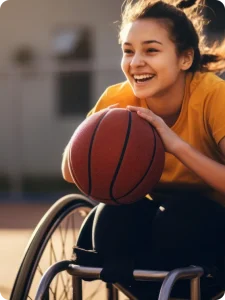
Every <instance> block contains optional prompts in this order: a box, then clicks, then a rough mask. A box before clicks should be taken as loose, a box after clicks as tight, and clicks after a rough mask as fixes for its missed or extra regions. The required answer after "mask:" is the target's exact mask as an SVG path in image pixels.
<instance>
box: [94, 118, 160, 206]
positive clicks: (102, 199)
mask: <svg viewBox="0 0 225 300" xmlns="http://www.w3.org/2000/svg"><path fill="white" fill-rule="evenodd" d="M149 126H150V128H151V130H152V132H153V136H154V148H153V153H152V159H151V161H150V163H149V166H148V168H147V170H146V172H145V174H144V175H143V176H142V178H141V179H140V181H139V182H138V183H137V184H136V185H135V186H134V187H133V188H132V189H131V190H130V191H129V192H127V193H126V194H124V195H123V196H121V197H119V198H116V199H108V198H100V197H96V196H94V195H92V197H93V199H96V200H98V201H100V202H101V201H108V200H113V201H114V202H116V203H117V204H122V203H120V202H119V201H118V200H120V199H121V198H123V197H125V196H127V195H129V194H130V193H131V192H132V191H133V190H134V189H135V188H136V187H137V186H138V185H139V184H140V183H141V182H142V181H143V179H144V178H145V176H146V174H147V173H148V172H149V170H150V168H151V166H152V163H153V161H154V158H155V154H156V148H157V139H156V135H155V131H154V130H153V128H152V126H151V125H150V124H149ZM143 197H144V196H143ZM133 202H135V201H133Z"/></svg>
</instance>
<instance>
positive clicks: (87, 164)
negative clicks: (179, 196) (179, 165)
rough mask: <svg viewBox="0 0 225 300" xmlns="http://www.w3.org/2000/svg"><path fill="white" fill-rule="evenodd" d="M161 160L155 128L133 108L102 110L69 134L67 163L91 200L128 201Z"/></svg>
mask: <svg viewBox="0 0 225 300" xmlns="http://www.w3.org/2000/svg"><path fill="white" fill-rule="evenodd" d="M164 161H165V152H164V147H163V144H162V141H161V139H160V137H159V135H158V134H157V132H156V130H155V129H154V128H153V127H152V126H151V125H150V124H149V123H148V122H147V121H145V120H144V119H142V118H141V117H139V116H138V115H137V113H136V112H131V111H128V110H127V109H123V108H113V109H109V110H101V111H99V112H97V113H95V114H93V115H91V116H90V117H88V118H87V119H86V120H85V121H83V122H82V123H81V124H80V126H79V127H78V128H77V129H76V131H75V133H74V135H73V136H72V139H71V143H70V150H69V168H70V172H71V176H72V178H73V180H74V183H75V184H76V185H77V187H78V188H79V189H80V190H81V191H82V192H83V193H84V194H86V195H87V196H88V197H90V198H91V199H94V200H97V201H99V202H104V203H107V204H128V203H132V202H135V201H138V200H139V199H141V198H143V197H144V196H145V195H146V194H148V193H149V192H150V191H151V189H152V188H153V187H154V186H155V185H156V183H157V182H158V181H159V179H160V177H161V174H162V171H163V167H164Z"/></svg>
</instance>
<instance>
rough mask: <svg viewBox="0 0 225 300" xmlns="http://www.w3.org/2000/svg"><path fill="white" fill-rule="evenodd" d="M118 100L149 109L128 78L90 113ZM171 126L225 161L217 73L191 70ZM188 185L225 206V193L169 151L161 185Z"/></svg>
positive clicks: (223, 87)
mask: <svg viewBox="0 0 225 300" xmlns="http://www.w3.org/2000/svg"><path fill="white" fill-rule="evenodd" d="M114 103H119V107H121V108H122V107H124V108H125V107H126V106H127V105H134V106H141V107H145V108H147V104H146V101H145V99H139V98H137V97H136V96H135V95H134V94H133V91H132V89H131V86H130V84H129V83H128V82H127V81H126V82H123V83H119V84H116V85H113V86H110V87H109V88H107V89H106V91H105V92H104V93H103V95H102V96H101V97H100V99H99V100H98V102H97V103H96V105H95V107H94V108H93V109H92V110H91V111H90V112H89V114H88V116H89V115H91V114H93V113H95V112H97V111H99V110H101V109H104V108H106V107H108V106H109V105H112V104H114ZM171 129H172V130H173V131H174V132H175V133H176V134H177V135H179V136H180V137H181V138H182V139H183V140H184V141H186V142H187V143H189V144H190V145H192V146H193V147H194V148H195V149H197V150H198V151H200V152H201V153H203V154H204V155H206V156H208V157H210V158H212V159H213V160H215V161H217V162H219V163H222V164H225V158H224V157H223V155H222V153H221V152H220V149H219V147H218V143H219V142H220V140H221V139H222V138H223V137H225V81H224V80H222V79H221V78H219V77H218V76H216V75H215V74H213V73H200V72H196V73H195V74H193V73H187V76H186V86H185V95H184V100H183V104H182V108H181V112H180V115H179V117H178V119H177V121H176V123H175V124H174V125H173V126H172V127H171ZM224 184H225V183H224ZM185 185H187V186H191V187H197V188H198V187H199V188H201V189H203V190H204V189H205V190H207V193H210V194H211V193H212V195H211V196H212V197H213V198H215V199H216V200H218V201H219V202H222V203H223V204H224V205H225V197H224V196H222V195H220V194H219V193H218V192H215V191H213V190H212V189H211V188H209V187H208V186H207V185H206V184H205V183H204V182H203V180H202V179H201V178H200V177H198V176H197V175H196V174H195V173H194V172H192V171H191V170H189V169H188V168H187V167H186V166H184V165H183V164H182V162H180V161H179V160H178V159H177V158H176V157H175V156H173V155H172V154H170V153H166V159H165V167H164V170H163V173H162V176H161V179H160V182H159V184H158V187H160V188H163V186H164V187H165V186H166V187H167V188H168V187H170V186H171V187H174V186H185Z"/></svg>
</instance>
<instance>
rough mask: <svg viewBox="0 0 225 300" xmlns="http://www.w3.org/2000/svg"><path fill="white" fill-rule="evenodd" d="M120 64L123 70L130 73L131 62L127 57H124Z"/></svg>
mask: <svg viewBox="0 0 225 300" xmlns="http://www.w3.org/2000/svg"><path fill="white" fill-rule="evenodd" d="M120 66H121V69H122V71H123V72H124V73H125V74H126V73H128V69H129V62H128V60H127V59H126V58H122V60H121V64H120Z"/></svg>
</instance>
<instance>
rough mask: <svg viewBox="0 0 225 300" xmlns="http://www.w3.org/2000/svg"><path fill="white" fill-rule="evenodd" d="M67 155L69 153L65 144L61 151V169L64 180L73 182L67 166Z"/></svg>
mask: <svg viewBox="0 0 225 300" xmlns="http://www.w3.org/2000/svg"><path fill="white" fill-rule="evenodd" d="M68 155H69V146H68V145H67V146H66V148H65V150H64V153H63V158H62V166H61V170H62V175H63V178H64V179H65V180H66V181H68V182H71V183H73V179H72V177H71V174H70V170H69V166H68Z"/></svg>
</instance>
